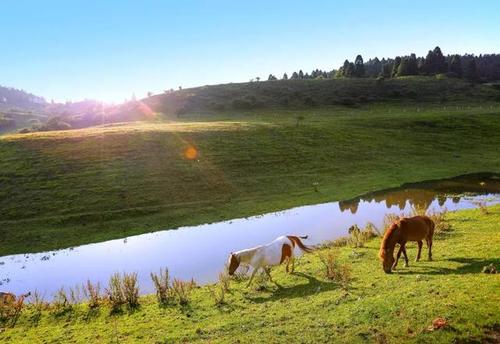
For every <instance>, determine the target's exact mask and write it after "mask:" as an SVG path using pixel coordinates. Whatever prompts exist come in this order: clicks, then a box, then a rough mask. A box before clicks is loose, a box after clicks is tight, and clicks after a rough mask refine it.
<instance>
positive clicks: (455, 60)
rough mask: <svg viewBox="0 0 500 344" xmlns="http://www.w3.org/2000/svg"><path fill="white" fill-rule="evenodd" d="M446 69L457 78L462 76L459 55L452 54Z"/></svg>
mask: <svg viewBox="0 0 500 344" xmlns="http://www.w3.org/2000/svg"><path fill="white" fill-rule="evenodd" d="M448 69H449V71H450V73H453V74H454V76H456V77H458V78H460V77H462V60H461V59H460V55H453V56H452V57H451V60H450V67H449V68H448Z"/></svg>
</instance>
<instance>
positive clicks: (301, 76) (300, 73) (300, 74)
mask: <svg viewBox="0 0 500 344" xmlns="http://www.w3.org/2000/svg"><path fill="white" fill-rule="evenodd" d="M299 79H304V72H302V69H301V70H299Z"/></svg>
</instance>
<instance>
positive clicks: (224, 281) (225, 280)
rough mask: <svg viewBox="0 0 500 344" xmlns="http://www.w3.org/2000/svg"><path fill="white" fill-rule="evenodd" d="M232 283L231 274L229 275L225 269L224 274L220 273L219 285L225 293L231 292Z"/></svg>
mask: <svg viewBox="0 0 500 344" xmlns="http://www.w3.org/2000/svg"><path fill="white" fill-rule="evenodd" d="M230 282H231V278H230V276H229V274H228V273H227V269H225V270H224V271H223V272H220V273H219V284H220V285H221V287H222V289H224V291H225V292H226V291H229V283H230Z"/></svg>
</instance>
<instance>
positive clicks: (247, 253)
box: [235, 246, 260, 263]
mask: <svg viewBox="0 0 500 344" xmlns="http://www.w3.org/2000/svg"><path fill="white" fill-rule="evenodd" d="M259 248H260V246H258V247H254V248H248V249H246V250H241V251H238V252H236V253H235V255H236V256H237V257H238V260H239V261H240V263H248V262H250V260H251V259H252V257H253V256H254V255H255V252H256V251H257V250H258V249H259Z"/></svg>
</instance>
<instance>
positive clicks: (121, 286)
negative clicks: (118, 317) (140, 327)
mask: <svg viewBox="0 0 500 344" xmlns="http://www.w3.org/2000/svg"><path fill="white" fill-rule="evenodd" d="M106 294H107V297H108V301H109V303H110V306H111V311H112V312H118V311H120V310H121V306H122V305H125V304H127V305H128V307H129V309H133V308H136V307H137V306H139V286H138V283H137V273H136V272H133V273H131V274H127V273H124V274H123V276H120V274H118V273H115V274H113V275H112V276H111V278H110V279H109V285H108V288H107V289H106Z"/></svg>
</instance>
